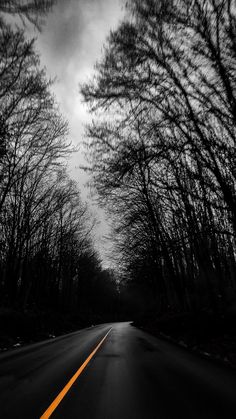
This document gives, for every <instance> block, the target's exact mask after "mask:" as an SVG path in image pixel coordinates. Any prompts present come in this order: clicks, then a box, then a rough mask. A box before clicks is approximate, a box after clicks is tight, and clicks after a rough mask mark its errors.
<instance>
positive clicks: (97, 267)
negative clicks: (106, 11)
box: [0, 0, 117, 334]
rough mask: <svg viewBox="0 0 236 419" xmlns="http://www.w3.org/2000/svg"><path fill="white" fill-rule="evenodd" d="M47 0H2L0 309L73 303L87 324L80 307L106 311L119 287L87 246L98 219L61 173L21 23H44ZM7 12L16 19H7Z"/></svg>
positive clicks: (40, 72)
mask: <svg viewBox="0 0 236 419" xmlns="http://www.w3.org/2000/svg"><path fill="white" fill-rule="evenodd" d="M53 3H54V2H52V1H42V2H38V1H28V2H22V1H17V0H15V1H13V0H12V1H1V2H0V170H1V172H0V304H1V307H2V310H3V312H4V313H5V311H6V310H9V308H10V309H14V310H18V311H19V310H20V311H21V312H23V313H26V312H27V311H29V310H31V311H32V310H33V311H34V310H38V311H39V312H40V311H44V310H54V311H58V312H63V313H68V312H71V313H78V312H79V313H83V316H84V319H85V320H84V322H85V324H86V316H87V317H88V320H87V321H88V322H89V321H90V322H91V321H93V320H92V319H93V315H97V316H98V318H99V315H100V316H102V315H104V313H113V311H114V308H115V304H116V300H117V288H116V283H115V281H114V278H113V276H114V275H113V272H112V271H111V270H107V269H103V268H102V265H101V261H100V258H99V256H98V254H97V253H96V251H95V249H94V245H93V228H94V225H95V222H94V220H93V218H92V217H91V215H90V212H89V210H88V207H87V205H86V204H85V203H83V202H82V201H81V197H80V190H79V187H78V185H77V183H76V182H75V181H73V180H71V179H70V177H69V175H68V173H67V169H66V167H67V163H68V158H69V157H70V155H71V153H73V147H72V145H71V144H70V141H69V132H68V126H67V122H66V121H65V120H64V119H63V117H62V116H61V114H60V112H59V109H58V106H57V104H56V103H55V100H54V97H53V95H52V93H51V86H52V81H51V80H49V79H48V77H47V74H46V70H45V69H42V68H41V66H40V58H39V56H38V55H37V53H36V52H35V41H34V40H28V38H27V37H26V36H25V30H26V28H27V25H34V26H35V27H36V29H37V30H41V29H42V24H43V19H44V18H45V16H46V13H47V12H48V11H49V10H50V8H51V7H52V5H53ZM10 14H11V15H14V16H15V17H16V18H17V19H18V26H14V25H11V26H10V25H9V24H7V21H8V17H9V15H10ZM19 23H20V24H19ZM20 27H21V28H22V29H20ZM75 88H76V86H75ZM4 310H5V311H4ZM4 318H5V317H3V320H1V322H0V323H1V324H0V326H1V332H2V330H3V328H4ZM1 319H2V317H1ZM13 323H15V320H14V319H13ZM5 326H6V327H5V328H8V327H10V323H8V324H6V325H5ZM16 333H17V334H19V333H20V330H19V331H17V332H16Z"/></svg>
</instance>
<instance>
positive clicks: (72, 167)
mask: <svg viewBox="0 0 236 419" xmlns="http://www.w3.org/2000/svg"><path fill="white" fill-rule="evenodd" d="M123 14H124V7H123V1H122V0H66V1H65V0H58V2H57V4H56V5H55V6H54V9H53V11H52V12H50V13H49V15H48V16H47V18H46V19H45V25H44V26H43V29H42V32H41V33H35V34H34V36H37V41H36V48H37V50H38V52H39V53H40V56H41V63H42V65H43V66H45V67H46V70H47V74H48V75H49V76H50V77H53V78H54V77H56V82H55V84H54V86H53V92H54V94H55V97H56V101H57V102H58V103H59V106H60V110H61V112H62V114H63V115H64V117H65V118H66V119H67V120H68V122H69V130H70V134H69V138H70V140H71V141H72V143H73V145H75V146H76V147H78V149H79V150H78V152H76V153H75V154H74V155H73V157H72V158H71V159H70V161H69V165H68V169H69V172H70V175H71V177H73V179H75V180H76V181H78V184H79V187H80V190H81V196H82V199H83V200H84V201H87V202H88V203H89V205H90V208H91V210H92V211H93V213H95V215H96V218H97V220H98V222H99V224H98V226H97V227H96V231H95V233H94V234H95V246H96V249H97V250H98V251H99V253H100V255H101V257H102V259H103V260H104V265H109V262H108V259H107V258H106V254H107V251H108V250H109V246H110V244H109V242H108V241H107V240H106V236H107V235H108V234H109V220H107V219H106V217H105V213H104V211H102V210H101V209H100V208H98V207H97V205H96V204H95V202H94V201H91V198H90V197H89V195H90V191H89V188H88V187H86V183H87V181H88V175H87V174H86V173H85V172H84V171H83V170H82V169H80V168H79V166H80V165H83V164H84V163H85V158H84V156H83V145H82V143H83V141H84V125H85V123H87V122H88V121H89V119H90V118H91V117H90V115H89V113H88V110H87V108H86V105H85V104H83V103H82V97H81V95H80V92H79V84H80V83H83V82H84V81H87V80H89V79H90V78H91V76H92V75H93V74H94V65H95V63H96V61H97V60H99V58H100V57H101V56H102V48H103V45H104V43H105V40H106V37H107V36H108V35H109V32H110V30H111V29H115V28H116V27H117V26H118V24H119V21H120V20H121V19H122V16H123Z"/></svg>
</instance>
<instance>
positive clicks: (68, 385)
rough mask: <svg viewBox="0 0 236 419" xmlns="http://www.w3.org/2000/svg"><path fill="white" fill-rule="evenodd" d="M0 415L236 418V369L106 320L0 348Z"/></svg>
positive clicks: (20, 418) (15, 418)
mask: <svg viewBox="0 0 236 419" xmlns="http://www.w3.org/2000/svg"><path fill="white" fill-rule="evenodd" d="M99 345H100V346H99ZM94 350H96V353H95V352H94ZM90 358H91V359H90ZM86 360H87V362H88V361H89V362H88V363H87V365H85V364H84V362H85V361H86ZM81 366H82V368H80V367H81ZM71 379H72V381H71ZM73 381H74V382H73ZM72 382H73V383H72ZM58 395H60V396H59V398H60V400H59V399H58V397H57V396H58ZM50 406H51V407H50ZM50 409H51V411H50ZM0 417H1V418H2V419H27V418H30V419H39V418H43V419H46V418H47V417H52V418H58V419H59V418H60V419H74V418H76V419H77V418H78V419H149V418H150V419H155V418H157V419H185V418H186V419H192V418H193V419H195V418H196V419H211V418H214V419H218V418H219V419H231V418H232V419H235V418H236V374H235V373H233V372H231V371H229V370H227V369H226V368H224V367H223V366H222V367H221V366H217V365H214V364H213V363H211V362H210V361H208V360H205V359H201V358H199V357H197V356H195V355H193V354H190V353H188V352H187V351H186V350H184V349H182V348H179V347H177V346H175V345H172V344H171V343H168V342H165V341H163V340H161V339H157V338H156V337H153V336H151V335H149V334H148V333H145V332H143V331H141V330H139V329H136V328H135V327H133V326H132V325H130V324H129V323H128V322H123V323H112V324H104V325H99V326H95V327H93V328H88V329H84V330H81V331H79V332H75V333H71V334H69V335H65V336H62V337H59V338H56V339H54V340H50V341H47V342H43V343H39V344H34V345H30V346H28V347H24V348H21V349H17V350H14V351H10V352H8V353H4V354H1V355H0Z"/></svg>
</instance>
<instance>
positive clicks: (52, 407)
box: [40, 327, 112, 419]
mask: <svg viewBox="0 0 236 419" xmlns="http://www.w3.org/2000/svg"><path fill="white" fill-rule="evenodd" d="M111 329H112V327H111V328H110V329H109V330H108V332H107V334H106V335H105V336H104V338H103V339H102V340H101V341H100V342H99V344H98V345H97V346H96V348H95V349H94V350H93V352H91V354H90V355H89V356H88V358H87V359H86V360H85V361H84V363H83V364H82V365H81V367H80V368H79V369H78V370H77V371H76V373H75V374H74V375H73V377H72V378H71V379H70V381H68V383H67V384H66V385H65V387H64V388H63V389H62V390H61V392H60V393H59V394H58V396H57V397H56V398H55V400H53V402H52V403H51V404H50V406H49V407H48V409H47V410H46V411H45V412H44V413H43V415H42V416H41V417H40V419H48V418H50V416H51V414H52V413H53V412H54V410H55V409H56V408H57V406H58V405H59V403H60V402H61V401H62V399H63V398H64V397H65V395H66V393H68V391H69V390H70V388H71V387H72V386H73V384H74V382H75V381H76V380H77V378H78V377H79V376H80V374H81V373H82V371H83V370H84V368H85V367H86V365H88V363H89V361H90V360H91V359H92V357H93V356H94V355H95V353H96V352H97V350H98V349H99V348H100V346H101V345H102V343H103V342H104V340H105V339H106V337H107V336H108V334H109V333H110V331H111Z"/></svg>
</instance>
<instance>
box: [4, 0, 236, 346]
mask: <svg viewBox="0 0 236 419" xmlns="http://www.w3.org/2000/svg"><path fill="white" fill-rule="evenodd" d="M53 3H54V2H53V1H49V0H48V1H44V2H42V3H39V2H37V1H36V0H35V2H31V1H29V2H24V3H23V4H22V2H20V1H17V0H12V1H10V0H9V1H4V2H2V3H1V4H0V15H1V20H0V26H1V27H0V31H1V35H0V55H1V61H0V109H1V115H0V118H1V128H0V129H1V137H0V141H1V143H0V150H1V157H0V165H1V178H0V230H1V235H0V276H1V282H0V292H1V297H0V302H1V306H2V307H3V313H5V312H6V311H7V310H9V308H10V309H12V308H13V309H14V310H20V312H21V313H26V312H30V310H31V311H32V310H33V311H35V310H38V312H39V313H44V315H45V313H47V312H48V311H47V310H52V311H53V312H54V311H55V312H58V313H60V315H61V313H63V315H64V317H63V318H65V316H66V315H68V313H69V314H70V315H71V316H74V317H75V318H76V319H77V320H76V321H77V325H78V324H84V325H85V324H89V323H91V322H94V321H103V320H104V321H106V319H108V318H109V319H112V320H116V319H120V318H127V317H129V318H133V319H136V320H135V321H136V322H137V324H145V321H146V322H147V323H148V322H149V323H150V324H152V328H153V327H156V328H158V327H159V328H160V330H162V329H163V330H164V332H165V331H166V330H168V331H169V332H170V333H177V334H178V333H179V334H181V333H182V331H181V327H185V328H186V330H187V334H189V335H191V333H193V332H192V329H194V328H195V333H198V332H199V330H200V329H201V331H202V330H203V329H204V327H203V325H204V324H206V323H207V324H208V325H209V328H208V329H207V327H206V330H205V329H204V333H205V334H206V333H209V330H210V329H211V330H214V331H215V333H218V334H219V333H220V334H221V335H222V334H224V332H225V333H226V332H227V333H229V334H231V335H232V334H234V335H235V332H234V328H233V324H234V319H235V316H236V243H235V237H236V155H235V141H236V9H235V3H234V1H232V0H205V1H203V0H194V1H193V0H159V1H158V2H157V1H155V0H128V1H127V2H126V5H125V16H124V18H123V19H122V21H121V22H120V24H119V26H118V28H116V29H114V30H112V31H111V32H110V34H109V36H108V38H107V41H106V43H105V45H104V47H103V53H102V58H101V59H100V60H98V62H97V64H96V66H95V70H94V76H93V77H92V78H91V80H90V81H88V82H87V83H84V84H82V85H81V94H82V96H83V100H84V103H85V104H86V105H87V106H88V108H89V110H90V113H91V116H92V122H91V123H88V124H87V126H86V128H85V130H86V150H87V151H86V153H87V160H88V163H87V167H86V168H85V170H86V171H87V172H88V173H89V174H90V176H91V179H92V180H91V183H92V186H93V188H94V190H95V191H96V194H97V196H98V200H99V204H100V206H102V207H104V208H105V210H106V212H107V214H108V215H109V218H110V220H112V225H113V227H112V228H113V229H112V233H111V239H112V240H111V242H112V244H111V248H112V255H111V259H112V263H113V266H114V269H113V268H112V269H105V268H104V267H103V265H102V262H101V260H100V258H99V255H98V254H97V252H96V250H95V247H94V244H93V239H92V232H93V227H94V221H93V219H92V217H91V215H90V211H89V208H88V207H87V205H86V204H85V203H83V202H82V200H81V194H80V190H79V187H78V185H77V183H76V182H75V181H73V180H72V179H71V178H70V176H69V175H68V171H67V160H68V158H69V156H70V155H71V154H72V153H73V146H72V145H71V144H70V141H69V130H68V125H67V122H66V121H65V120H64V118H63V116H62V115H61V114H60V110H59V109H58V106H57V104H56V102H55V99H54V97H53V95H52V93H51V90H50V89H51V84H52V81H51V80H50V79H49V78H48V77H47V74H46V70H45V69H42V67H41V66H40V57H39V56H38V55H37V53H36V52H35V48H34V40H28V39H26V37H25V33H24V31H25V29H24V25H27V22H30V24H32V25H34V26H35V27H36V28H37V30H41V27H42V25H43V19H44V18H45V16H46V14H47V12H48V10H50V8H51V7H52V6H53ZM9 14H13V15H14V16H15V15H17V16H18V17H19V18H20V20H21V21H22V22H23V29H19V28H17V29H13V28H12V27H11V26H10V25H9V24H8V23H7V19H5V15H9ZM4 310H5V311H4ZM45 310H46V311H45ZM4 315H5V314H4ZM4 315H3V317H2V318H3V319H4ZM163 316H164V317H163ZM165 316H167V317H165ZM168 316H169V319H170V318H171V319H172V320H171V321H170V320H168V321H166V320H165V321H164V326H163V324H161V323H160V322H159V319H163V318H165V319H166V318H168ZM176 319H180V320H176ZM206 319H207V320H206ZM14 321H15V320H14ZM14 321H13V323H14ZM158 322H159V323H158ZM3 323H4V320H3ZM166 323H167V324H166ZM186 324H187V326H186ZM165 328H166V329H165ZM178 328H180V331H179V332H176V330H178ZM199 333H200V332H199ZM195 337H196V336H195ZM234 343H235V350H236V339H235V342H234Z"/></svg>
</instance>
